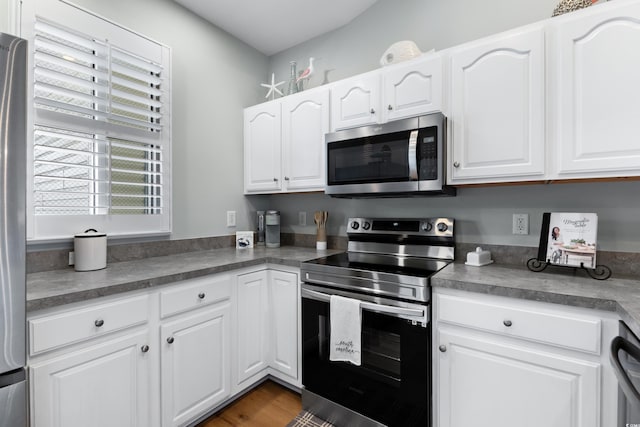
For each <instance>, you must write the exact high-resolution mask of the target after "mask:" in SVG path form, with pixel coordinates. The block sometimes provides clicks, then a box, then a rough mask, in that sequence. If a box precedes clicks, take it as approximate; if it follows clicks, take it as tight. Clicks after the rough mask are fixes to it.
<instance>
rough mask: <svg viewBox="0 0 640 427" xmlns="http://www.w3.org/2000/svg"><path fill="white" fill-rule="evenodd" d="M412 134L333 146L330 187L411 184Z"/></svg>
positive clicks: (379, 137)
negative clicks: (368, 184) (410, 147)
mask: <svg viewBox="0 0 640 427" xmlns="http://www.w3.org/2000/svg"><path fill="white" fill-rule="evenodd" d="M409 134H410V132H409V131H402V132H396V133H391V134H385V135H377V136H372V137H365V138H358V139H354V140H349V141H341V142H331V143H329V144H328V148H327V149H328V165H329V167H328V178H327V180H328V183H329V185H342V184H363V183H378V182H403V181H409V158H408V156H409Z"/></svg>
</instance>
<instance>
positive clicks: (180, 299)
mask: <svg viewBox="0 0 640 427" xmlns="http://www.w3.org/2000/svg"><path fill="white" fill-rule="evenodd" d="M230 297H231V276H229V275H227V274H224V275H215V276H207V277H201V278H197V279H191V280H185V281H183V282H178V283H176V284H175V285H173V286H171V287H170V288H168V289H166V290H164V291H162V292H160V317H162V318H163V319H164V318H165V317H169V316H172V315H174V314H176V313H182V312H184V311H189V310H193V309H196V308H199V307H205V306H208V305H211V304H214V303H217V302H219V301H223V300H226V299H229V298H230Z"/></svg>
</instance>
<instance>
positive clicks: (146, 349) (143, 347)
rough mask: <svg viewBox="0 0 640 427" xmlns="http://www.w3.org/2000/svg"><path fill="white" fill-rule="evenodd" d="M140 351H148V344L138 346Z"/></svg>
mask: <svg viewBox="0 0 640 427" xmlns="http://www.w3.org/2000/svg"><path fill="white" fill-rule="evenodd" d="M140 351H142V352H143V353H146V352H148V351H149V346H148V345H146V344H145V345H143V346H142V347H140Z"/></svg>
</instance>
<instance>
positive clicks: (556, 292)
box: [431, 263, 640, 336]
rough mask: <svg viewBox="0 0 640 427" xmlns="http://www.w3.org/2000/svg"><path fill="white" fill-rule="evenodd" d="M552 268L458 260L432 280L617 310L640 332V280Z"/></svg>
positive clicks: (486, 291) (437, 283)
mask: <svg viewBox="0 0 640 427" xmlns="http://www.w3.org/2000/svg"><path fill="white" fill-rule="evenodd" d="M549 269H550V270H552V271H550V272H547V271H545V272H540V273H534V272H532V271H529V270H528V269H527V268H526V267H524V266H523V267H516V266H500V265H495V264H492V265H487V266H484V267H472V266H467V265H465V264H459V263H455V264H451V265H449V266H447V267H446V268H444V269H443V270H441V271H440V272H438V274H436V275H435V276H434V277H433V279H432V280H431V283H432V285H433V286H434V287H442V288H451V289H460V290H464V291H470V292H479V293H484V294H491V295H500V296H505V297H512V298H520V299H528V300H533V301H543V302H550V303H556V304H563V305H570V306H575V307H585V308H592V309H597V310H604V311H613V312H616V313H617V314H618V315H619V316H620V318H621V319H622V320H623V321H624V322H625V323H626V324H627V325H628V326H629V328H630V329H631V330H632V331H633V332H634V333H635V334H636V335H638V336H640V280H638V279H614V278H610V279H607V280H594V279H592V278H590V277H588V276H586V274H584V272H580V271H578V272H577V274H576V275H573V274H566V273H567V272H569V271H573V270H569V269H560V268H559V267H555V270H556V272H553V270H554V267H550V268H549Z"/></svg>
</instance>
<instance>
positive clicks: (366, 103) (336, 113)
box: [331, 71, 380, 130]
mask: <svg viewBox="0 0 640 427" xmlns="http://www.w3.org/2000/svg"><path fill="white" fill-rule="evenodd" d="M379 118H380V74H379V73H378V72H377V71H375V72H372V73H367V74H362V75H359V76H356V77H352V78H349V79H345V80H341V81H339V82H337V83H335V84H334V85H333V86H331V128H332V129H333V130H339V129H347V128H352V127H357V126H364V125H371V124H375V123H378V122H379V121H380V119H379Z"/></svg>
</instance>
